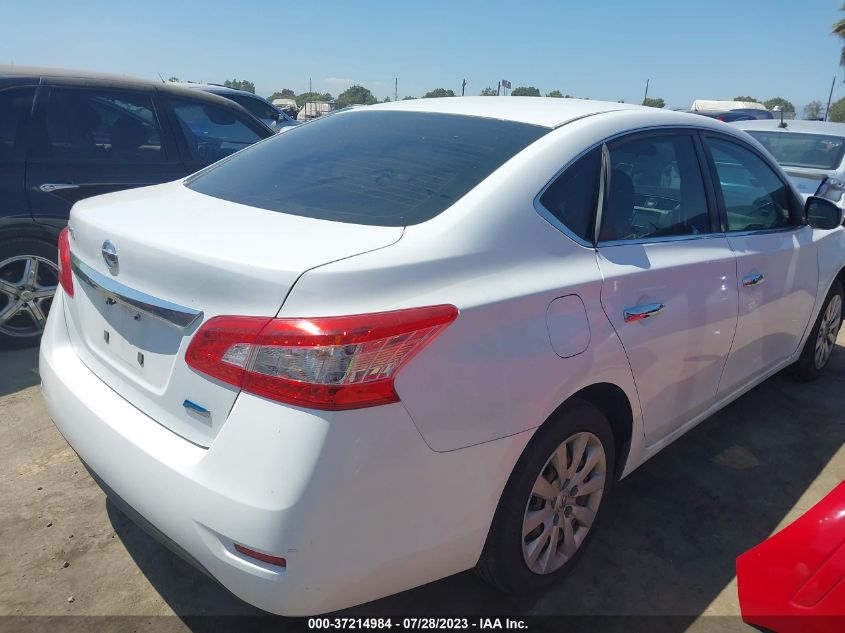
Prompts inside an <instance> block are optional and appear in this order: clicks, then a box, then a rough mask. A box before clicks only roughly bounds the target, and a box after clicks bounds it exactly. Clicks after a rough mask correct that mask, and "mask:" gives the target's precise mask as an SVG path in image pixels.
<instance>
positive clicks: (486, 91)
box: [481, 87, 496, 97]
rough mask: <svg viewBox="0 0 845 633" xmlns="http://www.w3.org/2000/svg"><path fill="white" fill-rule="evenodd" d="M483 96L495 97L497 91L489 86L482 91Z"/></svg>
mask: <svg viewBox="0 0 845 633" xmlns="http://www.w3.org/2000/svg"><path fill="white" fill-rule="evenodd" d="M481 96H482V97H495V96H496V91H495V90H493V89H492V88H490V87H487V88H485V89H484V90H482V91H481Z"/></svg>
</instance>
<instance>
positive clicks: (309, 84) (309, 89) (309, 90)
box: [308, 77, 314, 92]
mask: <svg viewBox="0 0 845 633" xmlns="http://www.w3.org/2000/svg"><path fill="white" fill-rule="evenodd" d="M308 92H314V91H313V90H311V77H309V78H308Z"/></svg>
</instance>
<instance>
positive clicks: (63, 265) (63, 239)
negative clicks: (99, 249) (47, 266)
mask: <svg viewBox="0 0 845 633" xmlns="http://www.w3.org/2000/svg"><path fill="white" fill-rule="evenodd" d="M59 283H60V284H61V285H62V288H63V289H64V291H65V294H67V296H69V297H72V296H73V273H72V271H71V269H70V237H69V231H68V228H67V227H65V228H63V229H62V232H61V233H59Z"/></svg>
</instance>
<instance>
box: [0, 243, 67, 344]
mask: <svg viewBox="0 0 845 633" xmlns="http://www.w3.org/2000/svg"><path fill="white" fill-rule="evenodd" d="M57 260H58V250H57V247H56V245H55V244H50V243H49V242H46V241H44V240H39V239H34V238H13V239H8V240H4V241H2V242H0V348H3V349H20V348H24V347H32V346H34V345H37V344H38V343H39V341H40V340H41V334H43V332H44V322H45V320H46V317H47V314H48V313H49V311H50V304H51V303H52V300H53V295H54V294H55V291H56V288H57V286H58V282H59V278H58V264H57V263H56V262H57ZM33 268H34V269H35V270H34V274H33Z"/></svg>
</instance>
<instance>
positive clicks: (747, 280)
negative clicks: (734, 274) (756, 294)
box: [742, 273, 766, 288]
mask: <svg viewBox="0 0 845 633" xmlns="http://www.w3.org/2000/svg"><path fill="white" fill-rule="evenodd" d="M765 280H766V277H765V275H763V273H754V274H753V275H746V276H745V277H743V278H742V285H743V286H745V287H746V288H750V287H751V286H757V285H759V284H761V283H763V282H764V281H765Z"/></svg>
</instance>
